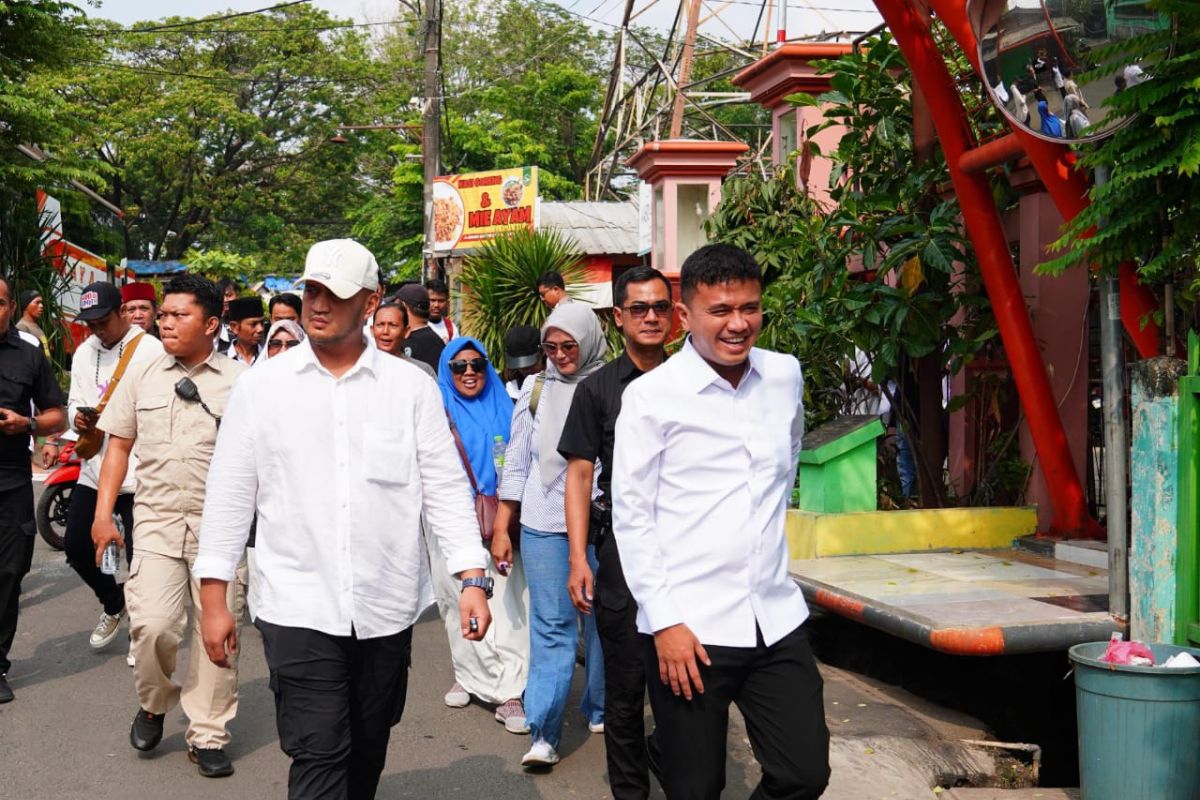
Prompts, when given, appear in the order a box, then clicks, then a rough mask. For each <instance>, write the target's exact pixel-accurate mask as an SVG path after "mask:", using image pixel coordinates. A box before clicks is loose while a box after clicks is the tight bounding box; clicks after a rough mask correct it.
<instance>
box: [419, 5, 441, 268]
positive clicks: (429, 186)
mask: <svg viewBox="0 0 1200 800" xmlns="http://www.w3.org/2000/svg"><path fill="white" fill-rule="evenodd" d="M441 6H442V2H441V0H425V37H424V38H425V105H424V107H423V109H422V114H423V117H424V119H423V123H424V124H423V127H422V133H421V157H422V160H423V161H424V165H425V247H424V249H425V258H424V269H423V272H424V277H425V278H429V277H431V276H432V274H433V267H434V259H433V179H434V178H436V177H437V176H438V173H439V172H440V171H441V149H442V148H441V127H440V125H441V113H442V102H441V97H440V95H441V85H440V83H441V81H440V78H441V72H442V54H441V47H442V8H441Z"/></svg>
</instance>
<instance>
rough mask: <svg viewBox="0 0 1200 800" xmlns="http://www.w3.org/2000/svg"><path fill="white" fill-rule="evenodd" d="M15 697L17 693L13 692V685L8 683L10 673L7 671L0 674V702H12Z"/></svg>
mask: <svg viewBox="0 0 1200 800" xmlns="http://www.w3.org/2000/svg"><path fill="white" fill-rule="evenodd" d="M14 697H16V695H15V694H13V690H12V687H11V686H9V685H8V673H7V672H6V673H4V674H3V675H0V703H11V702H12V701H13V698H14Z"/></svg>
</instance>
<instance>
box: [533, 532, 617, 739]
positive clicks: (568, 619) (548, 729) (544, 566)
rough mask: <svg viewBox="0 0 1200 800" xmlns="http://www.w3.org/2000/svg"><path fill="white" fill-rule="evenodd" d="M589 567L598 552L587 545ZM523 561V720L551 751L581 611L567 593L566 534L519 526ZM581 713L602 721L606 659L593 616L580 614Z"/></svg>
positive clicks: (572, 671) (572, 664) (572, 666)
mask: <svg viewBox="0 0 1200 800" xmlns="http://www.w3.org/2000/svg"><path fill="white" fill-rule="evenodd" d="M587 555H588V562H589V563H590V564H591V566H592V571H593V572H595V570H596V568H597V562H596V551H595V548H593V547H592V546H590V545H589V546H588V549H587ZM521 561H522V563H523V564H524V566H525V578H526V580H527V581H528V582H529V680H528V681H527V682H526V684H525V720H526V722H528V723H529V729H530V733H531V734H532V735H533V738H534V739H535V740H536V739H545V740H546V741H547V742H549V743H550V744H551V745H552V746H553V747H554V748H555V749H557V748H558V744H559V741H560V740H561V739H562V726H563V712H564V711H565V710H566V707H567V695H568V694H569V693H570V691H571V678H572V676H573V675H574V674H575V647H576V644H577V643H578V638H579V622H578V620H579V616H580V614H579V612H577V611H576V610H575V606H573V605H572V604H571V596H570V595H569V594H568V593H567V575H568V572H569V549H568V547H567V535H566V534H565V533H547V532H545V531H535V530H533V529H531V528H526V527H525V526H523V525H522V526H521ZM583 623H584V624H583V635H584V658H585V659H586V662H585V666H584V677H585V682H584V689H583V702H582V703H581V704H580V710H581V711H583V713H584V715H585V716H586V717H587V719H588V722H590V723H599V722H603V721H604V659H603V657H602V656H601V654H600V637H599V636H597V635H596V618H595V616H594V615H587V616H584V617H583Z"/></svg>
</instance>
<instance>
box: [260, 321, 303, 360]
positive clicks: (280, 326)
mask: <svg viewBox="0 0 1200 800" xmlns="http://www.w3.org/2000/svg"><path fill="white" fill-rule="evenodd" d="M303 341H304V329H303V328H301V327H300V325H299V324H298V323H297V322H295V321H294V320H290V319H281V320H277V321H275V322H274V323H273V324H272V325H271V329H270V330H269V331H267V353H266V356H267V358H269V359H270V358H274V357H275V356H277V355H280V354H281V353H286V352H287V351H288V350H291V349H292V348H293V347H295V346H296V345H298V344H300V343H301V342H303Z"/></svg>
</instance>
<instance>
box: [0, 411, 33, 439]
mask: <svg viewBox="0 0 1200 800" xmlns="http://www.w3.org/2000/svg"><path fill="white" fill-rule="evenodd" d="M0 433H3V434H4V435H5V436H21V435H25V436H28V435H29V417H23V416H21V415H20V414H18V413H16V412H15V411H10V410H9V409H7V408H0Z"/></svg>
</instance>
